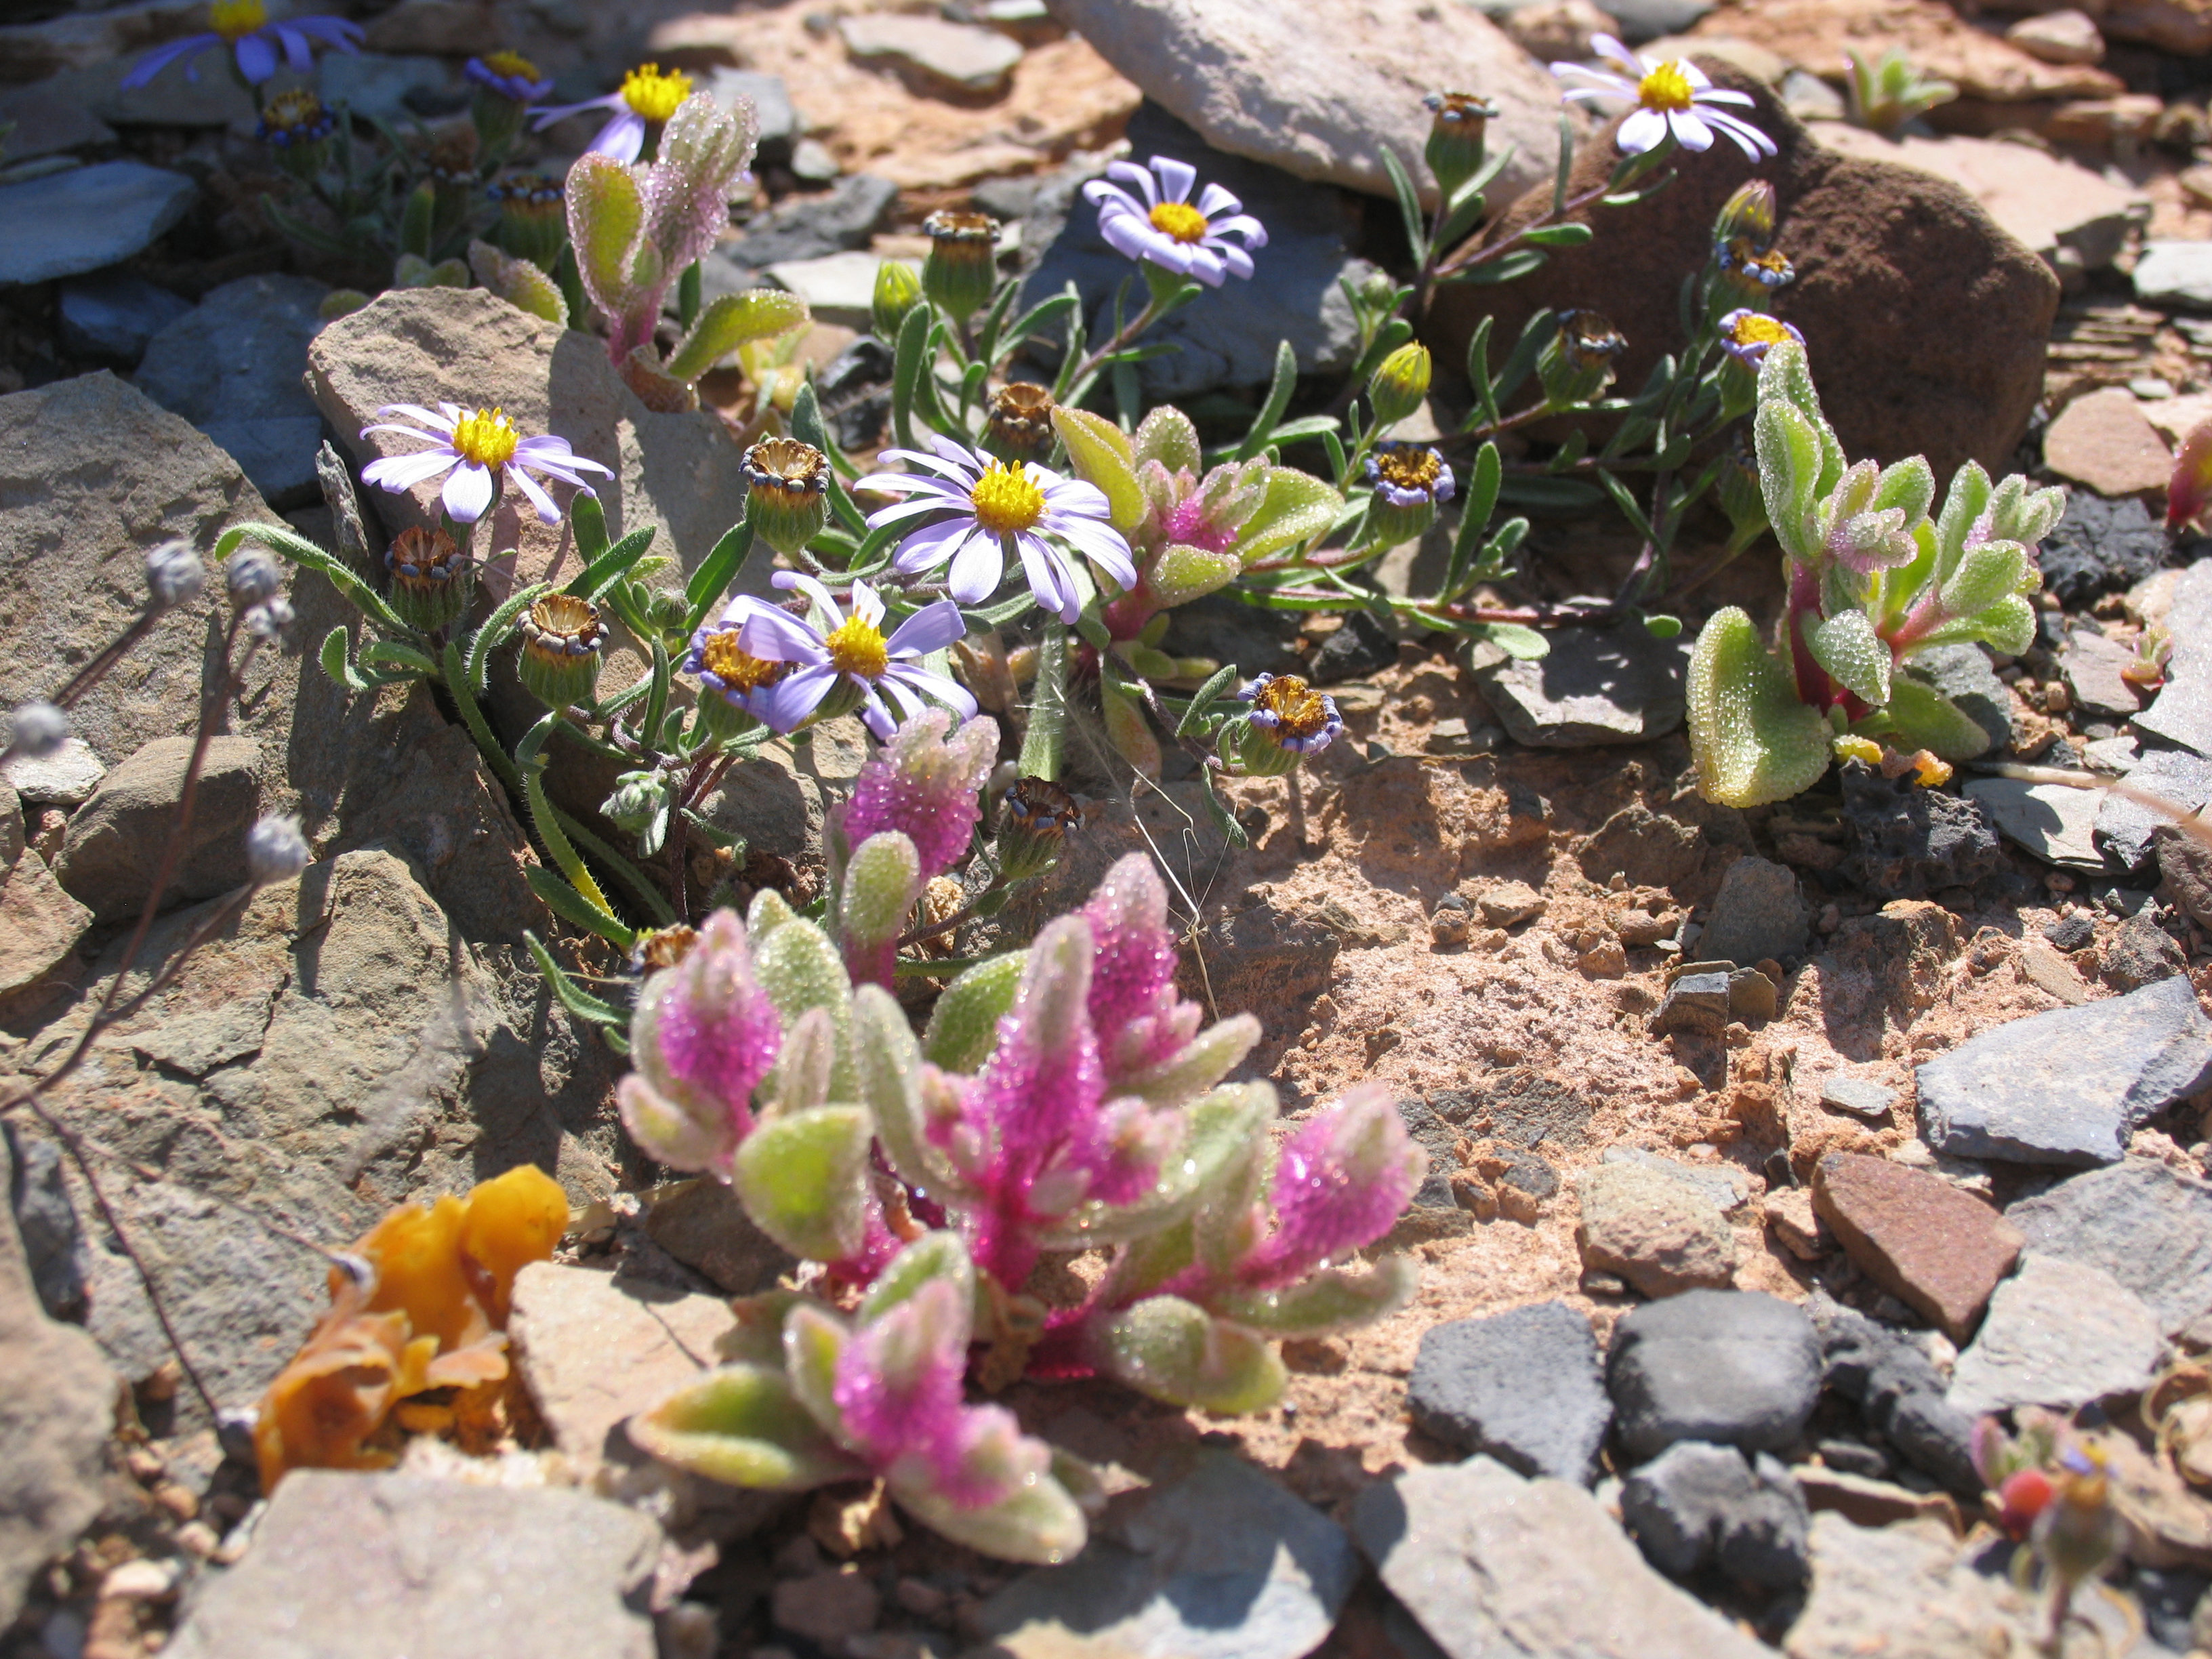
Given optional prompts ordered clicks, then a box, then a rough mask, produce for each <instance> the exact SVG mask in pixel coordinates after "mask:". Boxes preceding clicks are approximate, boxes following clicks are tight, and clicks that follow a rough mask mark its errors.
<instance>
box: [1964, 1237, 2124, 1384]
mask: <svg viewBox="0 0 2212 1659" xmlns="http://www.w3.org/2000/svg"><path fill="white" fill-rule="evenodd" d="M2164 1346H2165V1344H2164V1340H2163V1338H2162V1336H2161V1334H2160V1330H2159V1318H2158V1316H2157V1315H2156V1314H2155V1313H2154V1312H2152V1311H2151V1310H2150V1309H2148V1307H2146V1306H2144V1305H2143V1302H2142V1298H2141V1297H2138V1296H2136V1293H2135V1292H2134V1291H2130V1290H2129V1289H2128V1288H2127V1287H2126V1286H2125V1285H2122V1284H2121V1283H2120V1282H2119V1280H2118V1279H2114V1278H2113V1277H2112V1274H2110V1273H2106V1272H2105V1271H2104V1269H2102V1268H2101V1267H2090V1266H2088V1265H2087V1263H2084V1262H2080V1261H2066V1260H2064V1259H2063V1257H2059V1256H2055V1255H2027V1256H2026V1257H2025V1258H2023V1259H2022V1261H2021V1267H2020V1272H2019V1273H2016V1274H2015V1275H2014V1276H2013V1277H2012V1278H2010V1279H2007V1280H2006V1281H2005V1282H2004V1283H2003V1284H2002V1285H1998V1286H1997V1292H1996V1295H1995V1296H1993V1297H1990V1311H1989V1314H1988V1316H1987V1317H1986V1318H1984V1320H1983V1321H1982V1328H1981V1330H1980V1332H1979V1333H1978V1334H1977V1335H1976V1336H1975V1338H1974V1340H1973V1342H1972V1344H1971V1345H1970V1346H1968V1347H1967V1348H1966V1352H1963V1353H1961V1354H1960V1356H1959V1363H1958V1364H1957V1366H1956V1367H1955V1368H1954V1370H1953V1371H1952V1373H1951V1388H1950V1391H1949V1394H1948V1396H1947V1398H1948V1400H1949V1401H1950V1403H1951V1405H1952V1406H1953V1407H1954V1408H1956V1409H1957V1410H1959V1411H1961V1412H1964V1413H1966V1415H1968V1416H1969V1417H1977V1416H1979V1415H1980V1414H1981V1413H1984V1412H1997V1411H2004V1410H2007V1409H2008V1408H2009V1407H2014V1406H2050V1407H2056V1408H2057V1409H2059V1410H2062V1411H2063V1410H2069V1409H2070V1408H2072V1407H2075V1406H2085V1405H2087V1404H2088V1403H2089V1402H2090V1401H2093V1400H2104V1399H2108V1398H2110V1397H2111V1396H2112V1395H2123V1394H2140V1393H2142V1390H2143V1389H2145V1388H2147V1387H2148V1386H2149V1384H2150V1380H2151V1377H2152V1376H2153V1375H2154V1374H2155V1372H2156V1371H2157V1369H2158V1359H2159V1353H2160V1350H2161V1349H2162V1348H2163V1347H2164Z"/></svg>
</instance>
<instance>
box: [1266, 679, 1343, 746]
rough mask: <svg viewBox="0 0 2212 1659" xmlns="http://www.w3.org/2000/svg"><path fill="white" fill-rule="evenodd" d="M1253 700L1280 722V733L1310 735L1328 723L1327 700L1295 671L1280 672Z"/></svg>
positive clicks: (1280, 734) (1304, 736)
mask: <svg viewBox="0 0 2212 1659" xmlns="http://www.w3.org/2000/svg"><path fill="white" fill-rule="evenodd" d="M1252 701H1253V702H1254V703H1255V705H1257V706H1258V707H1259V708H1263V709H1265V710H1266V711H1267V713H1268V714H1273V716H1274V717H1275V719H1276V720H1278V721H1279V725H1278V726H1276V728H1275V729H1276V732H1277V734H1278V735H1279V736H1281V737H1286V738H1310V737H1312V736H1313V735H1314V734H1315V733H1316V732H1319V731H1320V730H1321V729H1322V727H1323V726H1327V725H1328V703H1327V702H1324V701H1323V700H1322V695H1321V693H1320V692H1318V691H1316V690H1312V689H1311V688H1310V687H1309V686H1308V685H1307V684H1306V683H1305V682H1304V680H1302V679H1300V678H1298V677H1297V675H1296V674H1278V675H1277V676H1276V677H1275V678H1273V679H1272V680H1269V681H1268V682H1267V684H1265V685H1263V686H1261V688H1260V690H1259V692H1258V694H1257V695H1256V696H1254V698H1253V699H1252Z"/></svg>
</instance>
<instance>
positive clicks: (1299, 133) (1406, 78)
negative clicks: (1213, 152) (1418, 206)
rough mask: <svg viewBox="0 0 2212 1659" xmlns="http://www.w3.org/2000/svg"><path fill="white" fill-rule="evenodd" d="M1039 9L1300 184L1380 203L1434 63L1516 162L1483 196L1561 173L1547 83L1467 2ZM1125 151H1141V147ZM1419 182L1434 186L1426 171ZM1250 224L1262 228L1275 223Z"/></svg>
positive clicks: (1554, 94) (1222, 0)
mask: <svg viewBox="0 0 2212 1659" xmlns="http://www.w3.org/2000/svg"><path fill="white" fill-rule="evenodd" d="M1048 3H1049V4H1050V6H1051V9H1052V13H1053V15H1054V16H1055V17H1056V18H1058V19H1059V20H1060V21H1061V22H1062V23H1065V24H1066V26H1067V27H1070V28H1072V29H1073V30H1074V31H1075V32H1076V33H1078V34H1080V35H1081V36H1082V37H1083V38H1084V39H1085V40H1087V41H1089V42H1090V43H1091V45H1092V46H1095V47H1096V48H1097V50H1098V52H1100V53H1101V54H1102V55H1103V56H1104V58H1106V60H1107V61H1108V62H1109V63H1110V64H1113V65H1114V67H1115V69H1117V70H1121V73H1122V74H1124V75H1126V76H1128V77H1129V79H1130V80H1132V81H1134V82H1136V83H1137V84H1138V85H1139V87H1141V88H1144V90H1145V95H1146V97H1147V98H1149V99H1151V100H1152V101H1154V102H1156V103H1158V104H1159V105H1160V106H1163V107H1164V108H1165V109H1166V110H1168V111H1169V112H1170V113H1172V114H1173V115H1174V116H1175V117H1176V118H1177V119H1178V120H1181V121H1186V122H1188V123H1189V124H1190V125H1191V126H1192V127H1193V128H1194V129H1195V130H1196V131H1197V132H1198V133H1199V135H1200V136H1201V137H1203V139H1204V140H1205V142H1206V143H1209V144H1211V145H1212V146H1213V147H1214V148H1215V149H1219V150H1224V151H1226V152H1227V153H1228V154H1230V155H1242V156H1246V157H1249V159H1251V160H1253V161H1264V162H1267V163H1269V164H1270V165H1272V166H1273V167H1280V168H1282V169H1283V170H1284V171H1285V172H1287V173H1292V174H1294V175H1296V176H1297V177H1298V178H1300V179H1317V180H1326V181H1328V182H1329V183H1331V184H1338V185H1349V186H1350V187H1351V188H1352V189H1354V190H1361V191H1366V192H1367V193H1368V194H1369V195H1370V196H1381V197H1389V194H1390V180H1389V175H1388V174H1387V173H1385V171H1384V170H1383V150H1384V149H1390V150H1392V151H1394V152H1395V154H1397V155H1400V156H1401V157H1413V156H1417V155H1419V154H1420V153H1421V149H1422V146H1423V145H1424V144H1425V143H1426V142H1427V139H1428V132H1429V112H1428V111H1427V110H1425V109H1424V108H1423V107H1422V106H1421V98H1422V96H1423V94H1425V93H1429V92H1431V91H1434V90H1435V89H1436V85H1435V76H1434V75H1433V74H1432V73H1431V69H1432V66H1433V65H1435V64H1450V65H1451V66H1452V76H1453V80H1452V84H1453V85H1455V86H1466V87H1474V88H1480V90H1481V92H1482V94H1483V95H1484V96H1485V97H1486V98H1488V99H1490V100H1492V102H1493V103H1495V104H1496V105H1497V106H1498V118H1496V119H1495V120H1493V121H1492V122H1491V124H1490V131H1489V138H1490V146H1491V151H1492V154H1493V155H1494V154H1497V153H1498V152H1500V151H1503V150H1504V149H1506V148H1507V147H1508V146H1511V147H1512V148H1513V149H1514V151H1515V155H1514V158H1513V160H1511V161H1509V162H1507V163H1506V166H1505V170H1504V173H1503V175H1502V176H1501V178H1500V179H1499V182H1498V185H1497V186H1496V187H1495V189H1494V190H1493V192H1492V200H1493V201H1502V200H1504V199H1505V198H1506V197H1508V196H1510V195H1512V194H1515V193H1517V192H1518V191H1523V190H1526V189H1528V187H1529V186H1530V185H1534V183H1535V182H1536V181H1537V180H1538V179H1548V178H1550V176H1551V173H1552V171H1553V168H1554V167H1557V165H1558V161H1559V113H1558V111H1559V92H1558V89H1557V85H1556V83H1555V82H1553V81H1552V79H1551V77H1550V76H1547V75H1546V74H1545V73H1544V72H1543V71H1542V70H1541V69H1539V68H1538V67H1537V66H1536V65H1535V64H1534V63H1532V62H1530V61H1529V59H1528V58H1527V57H1526V56H1525V55H1524V54H1523V53H1522V51H1521V49H1520V48H1519V47H1517V46H1515V45H1514V44H1513V43H1512V42H1511V41H1510V40H1507V39H1506V38H1505V36H1504V34H1503V33H1500V32H1499V30H1498V27H1496V25H1494V24H1492V22H1491V21H1489V20H1488V19H1486V18H1485V17H1483V16H1482V15H1480V13H1478V12H1477V11H1476V10H1475V9H1474V8H1472V7H1469V6H1462V5H1454V6H1449V7H1435V6H1424V5H1423V4H1421V3H1420V0H1366V3H1359V4H1354V3H1352V0H1315V3H1312V4H1308V5H1305V6H1302V7H1299V8H1297V9H1296V10H1285V9H1282V8H1279V7H1273V6H1269V5H1267V4H1265V3H1262V0H1048ZM1316 40H1328V42H1329V43H1330V49H1329V50H1328V52H1315V51H1313V49H1312V47H1313V43H1314V42H1315V41H1316ZM1413 43H1418V46H1414V44H1413ZM1409 47H1411V48H1412V50H1410V51H1409ZM1136 153H1137V155H1139V157H1143V156H1146V155H1150V154H1151V153H1152V152H1151V151H1150V150H1148V149H1146V148H1145V147H1144V146H1143V145H1142V144H1138V145H1137V146H1136ZM1421 185H1422V188H1423V189H1425V190H1426V189H1429V188H1431V185H1430V184H1429V181H1428V179H1427V178H1426V176H1425V175H1424V176H1423V177H1422V179H1421ZM1230 188H1231V190H1237V186H1236V185H1233V184H1232V185H1230ZM1238 193H1239V194H1243V191H1238ZM1249 204H1250V202H1249V197H1247V205H1248V206H1249ZM1261 218H1262V220H1263V222H1266V223H1267V227H1268V228H1269V230H1270V231H1271V232H1272V231H1273V228H1274V224H1273V221H1272V220H1267V218H1266V216H1265V215H1264V214H1262V215H1261ZM1093 337H1094V338H1096V337H1097V336H1093Z"/></svg>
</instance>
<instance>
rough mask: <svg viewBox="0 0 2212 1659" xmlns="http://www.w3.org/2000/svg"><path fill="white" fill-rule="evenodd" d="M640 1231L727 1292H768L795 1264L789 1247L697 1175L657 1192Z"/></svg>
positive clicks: (726, 1190) (717, 1185) (735, 1201)
mask: <svg viewBox="0 0 2212 1659" xmlns="http://www.w3.org/2000/svg"><path fill="white" fill-rule="evenodd" d="M645 1231H647V1233H648V1234H650V1235H651V1236H652V1238H653V1243H656V1244H658V1245H659V1246H660V1248H661V1249H664V1250H665V1251H667V1252H668V1254H669V1255H672V1256H674V1257H675V1258H676V1259H677V1260H678V1261H680V1262H682V1263H683V1264H684V1266H685V1267H694V1268H696V1269H697V1270H698V1271H699V1272H701V1273H704V1274H706V1275H707V1277H708V1278H709V1279H713V1280H714V1283H715V1284H717V1285H720V1286H721V1288H722V1289H723V1290H725V1291H728V1292H729V1293H730V1294H731V1295H732V1296H753V1295H757V1293H759V1292H760V1291H772V1290H774V1289H775V1281H776V1280H777V1279H779V1278H781V1276H782V1275H784V1274H785V1273H793V1272H795V1271H796V1270H797V1269H798V1267H799V1263H798V1261H796V1260H795V1259H794V1258H793V1256H792V1255H791V1253H790V1252H789V1251H787V1250H786V1249H784V1248H783V1246H782V1245H781V1244H779V1243H776V1242H775V1240H774V1239H772V1238H770V1237H769V1236H768V1235H767V1234H766V1233H764V1232H763V1231H761V1230H760V1229H759V1228H758V1227H757V1226H755V1225H753V1221H752V1218H751V1217H750V1216H748V1215H747V1214H746V1213H745V1206H744V1205H742V1204H740V1203H738V1199H737V1194H734V1193H732V1191H731V1190H730V1189H729V1188H727V1187H726V1186H724V1185H723V1184H722V1183H721V1182H719V1181H714V1180H710V1179H708V1178H706V1177H703V1176H702V1177H701V1178H700V1179H698V1180H696V1181H687V1182H683V1183H681V1184H680V1185H678V1186H677V1187H676V1188H673V1189H669V1190H664V1191H663V1192H661V1193H660V1194H658V1195H657V1196H656V1197H655V1198H654V1200H653V1207H652V1208H650V1209H649V1210H647V1212H645Z"/></svg>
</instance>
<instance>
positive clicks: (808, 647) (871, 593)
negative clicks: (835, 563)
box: [722, 570, 975, 743]
mask: <svg viewBox="0 0 2212 1659" xmlns="http://www.w3.org/2000/svg"><path fill="white" fill-rule="evenodd" d="M775 585H776V586H778V587H782V588H796V589H797V590H798V591H799V592H802V593H804V594H805V595H806V597H807V598H808V599H811V600H812V601H813V602H814V605H815V608H816V609H817V610H818V611H820V612H821V613H822V614H823V616H824V617H828V618H829V624H830V625H829V628H827V629H823V628H821V627H819V626H817V624H816V623H814V622H812V621H811V620H809V619H802V618H800V617H794V616H793V615H792V614H791V613H790V612H789V611H783V610H780V609H778V608H777V607H776V606H775V605H769V603H768V602H767V601H765V600H763V599H754V598H752V597H751V596H750V595H749V594H740V595H738V598H736V599H732V601H731V602H730V605H729V609H728V610H726V611H724V612H723V613H722V626H723V627H724V628H730V627H732V626H734V627H736V628H737V629H738V645H739V646H740V647H742V648H743V649H744V651H745V653H747V654H748V655H750V656H753V657H757V658H758V659H761V660H762V661H763V662H787V663H793V664H796V665H797V667H796V670H795V671H793V673H791V674H789V675H787V677H786V678H782V679H780V680H777V681H775V682H774V683H773V684H764V685H762V686H759V687H758V688H757V689H756V690H754V691H753V692H752V694H751V696H750V698H749V699H748V702H747V706H748V707H749V708H750V710H751V712H752V714H753V715H754V716H755V718H757V719H758V720H760V721H761V722H762V723H763V724H764V725H767V726H773V727H774V728H775V730H777V731H778V732H795V731H797V730H798V729H799V726H803V725H804V724H805V722H806V720H808V719H809V718H810V717H811V715H812V714H814V712H815V711H816V710H817V708H820V707H821V706H822V702H823V699H824V698H826V697H827V696H829V694H830V692H831V691H833V690H836V686H837V684H838V682H839V681H840V680H843V681H846V682H848V683H849V684H850V685H851V686H852V688H853V689H854V690H856V691H857V692H858V693H859V696H860V718H861V719H862V720H866V722H867V726H868V730H870V731H871V732H874V733H875V734H876V736H877V738H878V739H880V740H881V741H883V742H884V743H889V742H890V740H891V736H892V733H893V732H895V731H896V729H897V726H898V718H897V716H896V714H893V712H892V710H891V708H890V707H888V706H887V700H888V701H889V702H896V703H899V704H901V705H902V711H901V712H902V713H913V714H919V713H920V712H921V710H922V709H923V708H926V707H927V704H926V703H925V702H923V701H922V699H923V698H925V697H927V698H928V699H930V700H931V701H932V702H941V703H943V704H944V705H945V707H946V708H951V709H953V710H955V711H956V712H957V713H958V714H959V716H960V718H961V719H963V720H972V719H974V718H975V698H973V697H971V696H969V695H968V693H967V691H966V690H964V689H963V687H961V686H959V685H957V684H955V683H954V682H952V681H951V680H949V679H947V678H945V676H944V675H942V674H934V673H932V672H931V671H929V670H927V669H926V668H924V667H922V666H921V659H923V658H924V657H926V656H927V655H928V654H929V653H931V652H933V651H942V650H944V649H945V647H947V646H949V645H951V644H952V643H953V641H956V640H957V639H959V638H960V637H961V636H962V635H963V634H965V633H966V632H967V631H968V624H967V623H964V622H963V621H961V620H960V607H959V606H958V605H955V604H953V602H952V601H951V600H950V599H939V600H938V601H937V603H936V604H934V605H924V606H923V607H922V608H921V610H919V611H915V613H914V615H912V616H911V617H908V618H907V619H906V620H905V621H904V622H902V623H900V624H899V625H898V627H897V628H896V629H893V630H892V632H891V635H890V638H888V639H886V638H885V637H884V630H883V620H884V602H883V600H882V599H881V598H879V597H878V594H877V592H876V590H875V589H874V588H872V587H871V586H868V585H867V583H866V582H862V581H856V582H854V584H853V609H852V613H851V614H850V615H849V616H848V615H847V614H846V612H844V611H841V610H839V609H838V606H837V601H836V599H833V598H831V597H830V593H829V589H828V588H826V587H824V586H823V585H822V584H821V583H820V582H818V581H817V580H815V579H814V578H813V577H811V576H807V575H802V574H799V572H798V571H795V570H779V571H777V572H776V574H775Z"/></svg>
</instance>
